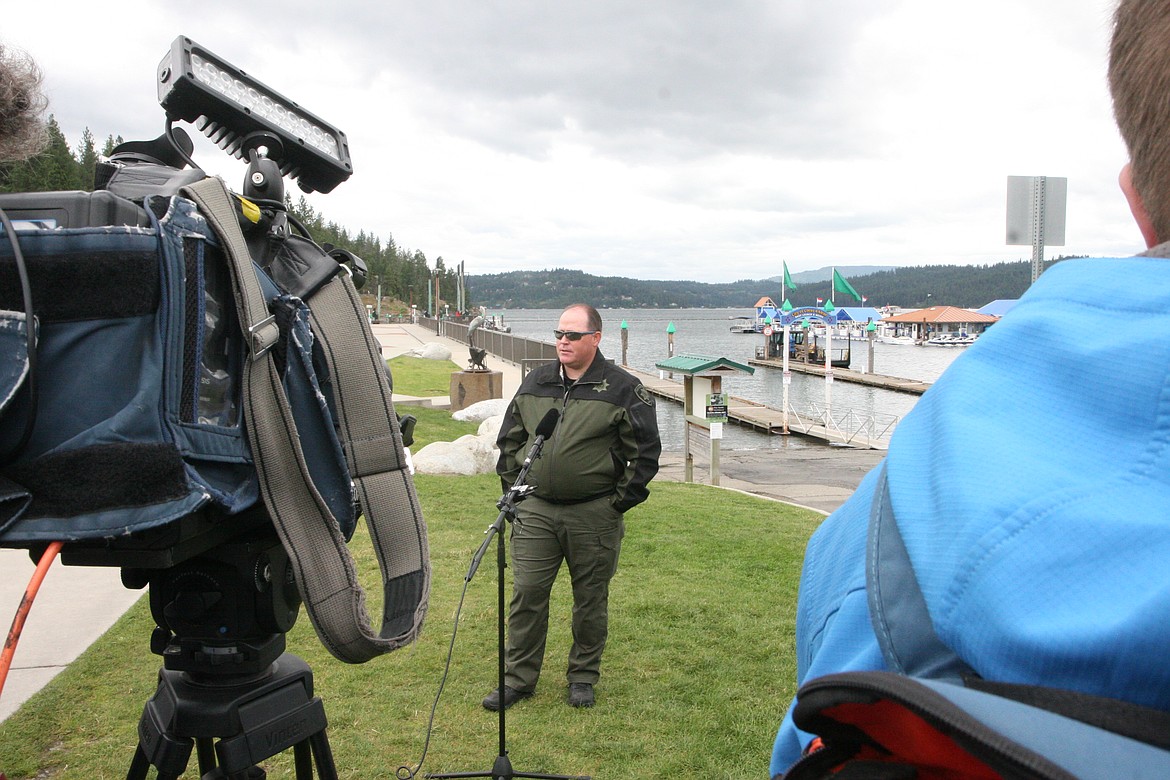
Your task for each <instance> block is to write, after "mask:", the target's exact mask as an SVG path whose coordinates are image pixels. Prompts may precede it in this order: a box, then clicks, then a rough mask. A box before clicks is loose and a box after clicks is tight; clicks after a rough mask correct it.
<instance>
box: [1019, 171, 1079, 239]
mask: <svg viewBox="0 0 1170 780" xmlns="http://www.w3.org/2000/svg"><path fill="white" fill-rule="evenodd" d="M1007 179H1008V182H1007V243H1008V244H1009V245H1013V246H1031V245H1032V243H1033V240H1034V239H1035V238H1036V237H1037V234H1039V237H1040V239H1041V241H1040V243H1041V244H1043V245H1044V246H1064V222H1065V211H1066V207H1067V203H1068V179H1067V178H1065V177H1063V176H1009V177H1007Z"/></svg>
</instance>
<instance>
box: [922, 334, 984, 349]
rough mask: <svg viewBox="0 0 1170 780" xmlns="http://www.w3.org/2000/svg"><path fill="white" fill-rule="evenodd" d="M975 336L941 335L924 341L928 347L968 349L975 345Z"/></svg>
mask: <svg viewBox="0 0 1170 780" xmlns="http://www.w3.org/2000/svg"><path fill="white" fill-rule="evenodd" d="M975 338H976V337H975V336H972V335H970V334H968V333H962V332H960V333H941V334H939V335H937V336H932V337H930V338H928V339H927V340H926V342H925V343H926V346H928V347H969V346H971V345H972V344H974V343H975Z"/></svg>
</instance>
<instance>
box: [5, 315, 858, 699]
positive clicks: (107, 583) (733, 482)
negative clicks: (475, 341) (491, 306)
mask: <svg viewBox="0 0 1170 780" xmlns="http://www.w3.org/2000/svg"><path fill="white" fill-rule="evenodd" d="M373 330H374V335H375V336H376V337H377V338H378V340H379V342H380V343H381V345H382V356H383V357H384V358H386V359H389V358H392V357H397V356H398V355H402V354H404V353H407V352H410V351H411V350H414V349H417V348H421V347H423V346H425V345H427V344H429V343H436V342H437V343H440V344H443V345H444V346H446V347H447V348H449V349H450V350H451V356H452V360H453V361H454V362H455V363H456V364H458V365H465V364H466V361H467V357H468V355H467V345H466V344H463V343H461V342H457V341H453V340H451V339H447V338H443V337H440V336H436V335H435V334H434V333H431V332H430V331H428V330H427V329H426V328H423V327H421V326H418V325H410V324H392V325H375V326H374V327H373ZM485 365H486V366H487V367H488V368H489V369H491V370H493V371H500V372H501V374H502V378H503V394H504V397H506V398H511V396H512V395H513V394H514V393H515V392H516V389H517V388H518V387H519V386H520V379H521V371H520V367H519V366H516V365H513V364H511V363H506V362H504V361H503V360H500V359H498V358H496V357H495V356H493V355H489V356H488V357H487V360H486V361H485ZM394 400H395V403H398V404H402V405H406V404H410V403H432V404H433V405H445V404H446V403H447V399H435V400H433V401H432V400H429V399H428V400H424V399H416V398H411V397H409V396H402V395H397V394H396V395H395V396H394ZM880 457H881V453H878V452H874V451H872V450H853V449H846V448H839V447H819V446H818V447H814V446H808V447H805V446H801V447H795V446H794V447H792V448H790V449H789V448H782V449H776V450H758V451H727V450H725V451H723V452H722V453H721V458H720V462H721V474H722V478H721V480H720V485H721V487H725V488H732V489H738V490H743V491H746V492H748V493H753V494H755V495H758V496H761V497H765V498H773V499H777V500H781V501H787V502H790V503H794V504H799V505H802V506H807V507H810V508H812V509H815V510H817V511H821V512H825V513H828V512H831V511H833V510H834V509H836V508H837V507H838V506H840V504H841V503H842V502H843V501H844V500H845V499H846V498H848V496H849V495H850V494H851V493H852V492H853V489H854V488H855V487H856V486H857V484H858V483H859V482H860V481H861V478H862V476H864V475H865V473H866V472H867V471H868V470H869V469H870V468H872V467H873V466H874V465H875V464H876V463H877V461H878V459H879V458H880ZM694 477H695V481H696V482H707V481H708V471H707V468H706V464H704V463H701V462H700V463H699V464H698V465H697V466H696V468H695V470H694ZM660 478H662V479H669V480H674V481H681V480H682V479H683V459H682V454H681V453H664V454H663V457H662V468H661V471H660ZM34 569H35V566H34V564H33V562H32V561H31V560H30V559H29V557H28V555H27V553H25V552H24V551H21V550H7V549H0V571H2V572H3V573H4V576H3V577H0V628H2V629H3V630H4V631H5V633H7V626H8V625H9V624H10V623H11V620H12V615H13V614H14V613H15V611H16V608H17V606H18V605H19V604H20V600H21V597H22V596H23V594H24V589H25V586H26V585H27V584H28V581H29V579H30V577H31V576H32V573H33V570H34ZM142 596H143V594H142V593H141V592H140V591H131V590H127V589H126V588H124V587H122V584H121V579H120V576H119V572H118V570H117V569H109V568H102V567H80V566H62V565H60V563H57V564H55V565H54V566H53V567H52V569H50V571H49V574H48V576H47V577H46V578H45V581H44V584H43V585H42V586H41V589H40V593H39V594H38V596H37V599H36V602H35V604H34V605H33V609H32V612H31V613H30V616H29V618H28V622H27V623H26V624H25V627H24V632H23V634H22V636H21V640H20V644H19V646H18V648H17V651H16V655H15V657H14V660H13V667H12V670H11V671H10V672H9V675H8V680H7V682H6V683H5V686H4V690H3V693H2V695H0V720H3V719H5V718H7V717H8V716H9V715H11V714H12V713H13V712H15V711H16V709H17V708H18V707H19V706H20V705H21V704H23V703H24V701H25V700H27V699H28V698H29V697H30V696H31V695H32V694H34V693H35V692H36V691H38V690H40V688H41V687H42V686H44V685H45V684H46V683H47V682H49V680H51V679H52V678H53V677H54V676H55V675H56V674H57V673H58V672H60V671H61V670H62V669H64V668H65V667H66V666H67V665H68V664H69V663H71V662H72V661H73V660H74V659H75V658H77V656H79V655H80V654H81V653H82V652H83V651H84V650H85V648H87V647H89V645H90V644H91V643H92V642H93V641H94V640H95V639H97V638H98V637H99V636H101V634H102V633H104V632H105V631H106V629H107V628H109V626H110V625H112V624H113V622H114V621H115V620H117V619H118V617H120V616H121V615H122V613H123V612H125V611H126V610H127V609H128V608H129V607H130V605H131V604H133V603H134V602H135V601H136V600H137V599H138V598H140V597H142Z"/></svg>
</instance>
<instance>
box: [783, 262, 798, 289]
mask: <svg viewBox="0 0 1170 780" xmlns="http://www.w3.org/2000/svg"><path fill="white" fill-rule="evenodd" d="M784 287H785V288H786V289H788V290H795V289H796V285H795V284H793V283H792V277H791V276H789V274H788V263H787V261H786V262H785V263H784Z"/></svg>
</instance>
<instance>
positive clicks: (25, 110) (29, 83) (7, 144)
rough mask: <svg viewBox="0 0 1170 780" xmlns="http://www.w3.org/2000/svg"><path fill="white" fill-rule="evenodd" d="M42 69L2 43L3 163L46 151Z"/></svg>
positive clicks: (0, 134)
mask: <svg viewBox="0 0 1170 780" xmlns="http://www.w3.org/2000/svg"><path fill="white" fill-rule="evenodd" d="M42 81H43V75H42V73H41V69H40V67H39V66H38V65H37V64H36V62H34V61H33V59H32V57H30V56H28V54H26V53H25V52H23V51H20V50H17V49H12V48H10V47H5V46H4V44H3V43H0V161H8V160H20V159H24V158H26V157H31V156H32V155H34V154H36V153H37V152H39V151H41V150H42V149H44V147H45V143H46V140H47V138H48V134H47V132H46V129H45V121H44V118H43V114H44V111H45V108H46V107H47V106H48V104H49V100H48V98H47V97H45V95H44V93H43V92H41V83H42Z"/></svg>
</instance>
